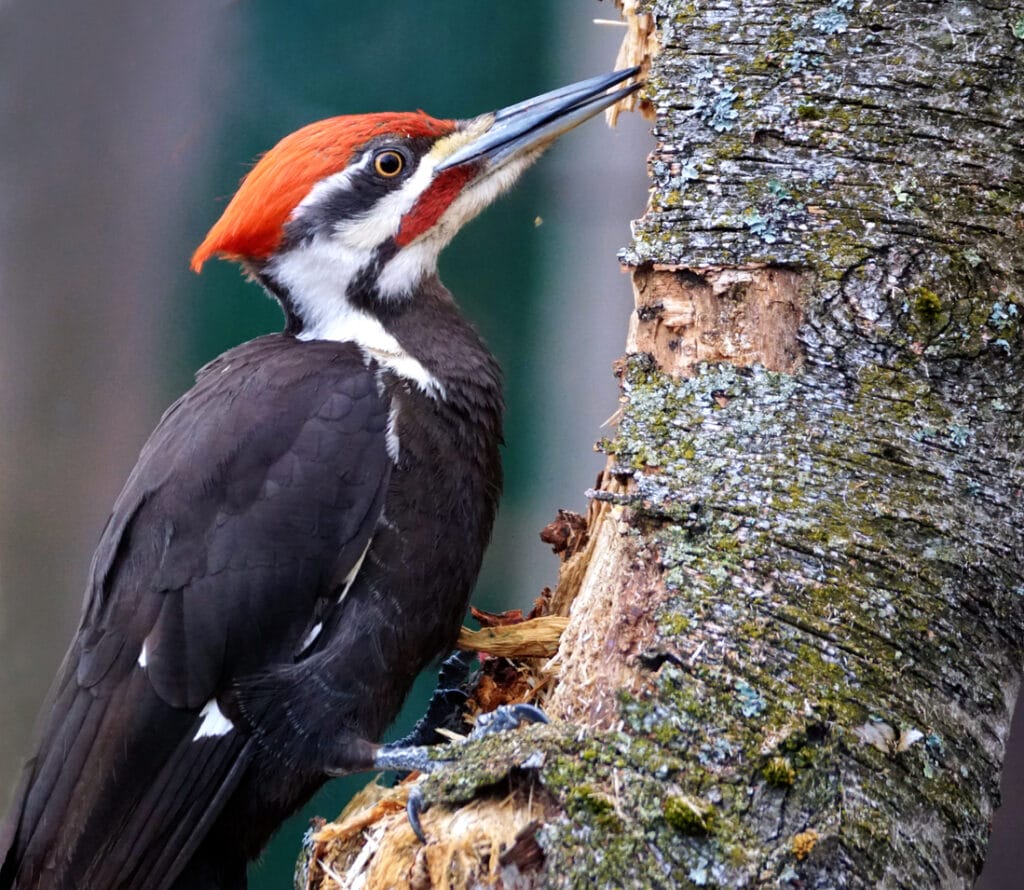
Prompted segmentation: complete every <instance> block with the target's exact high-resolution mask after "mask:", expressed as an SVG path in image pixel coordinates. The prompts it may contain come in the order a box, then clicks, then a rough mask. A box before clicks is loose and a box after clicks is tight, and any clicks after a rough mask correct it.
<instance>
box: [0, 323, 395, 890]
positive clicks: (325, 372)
mask: <svg viewBox="0 0 1024 890" xmlns="http://www.w3.org/2000/svg"><path fill="white" fill-rule="evenodd" d="M387 421H388V406H387V405H386V404H385V403H384V400H383V399H382V396H381V395H380V392H379V390H378V387H377V381H376V378H375V372H374V368H373V367H372V366H371V367H367V365H366V363H365V361H364V360H363V357H362V355H361V354H360V353H359V352H358V351H357V350H356V348H355V347H353V346H351V345H347V344H339V343H327V342H319V343H317V342H314V343H299V342H298V341H295V340H293V339H292V338H289V337H285V336H282V335H275V336H271V337H266V338H261V339H260V340H256V341H252V342H251V343H248V344H245V345H243V346H242V347H239V348H238V349H235V350H232V351H231V352H229V353H226V354H225V355H224V356H221V357H220V359H218V360H216V361H215V362H213V363H211V365H209V366H207V368H205V369H204V370H203V371H202V372H201V373H200V376H199V378H198V381H197V384H196V386H195V387H194V388H193V389H192V390H190V391H189V392H188V393H187V394H186V395H185V396H183V397H182V398H181V399H180V400H179V401H178V402H177V403H175V405H173V406H172V407H171V408H170V409H168V411H167V412H166V413H165V415H164V417H163V419H162V420H161V423H160V425H159V426H158V427H157V429H156V430H155V431H154V433H153V435H152V436H151V438H150V440H149V442H148V443H147V444H146V446H145V448H144V449H143V452H142V455H141V456H140V459H139V462H138V464H137V465H136V467H135V469H134V470H133V471H132V474H131V476H130V477H129V480H128V482H127V484H126V486H125V489H124V490H123V492H122V493H121V495H120V497H119V498H118V501H117V502H116V504H115V507H114V511H113V514H112V516H111V519H110V520H109V522H108V523H107V527H106V529H105V531H104V534H103V537H102V539H101V541H100V544H99V546H98V548H97V551H96V555H95V557H94V560H93V567H92V570H91V575H90V577H91V584H90V588H89V590H88V593H87V599H86V608H85V610H84V613H83V614H84V617H83V621H82V625H81V627H80V628H79V631H78V633H77V635H76V638H75V641H74V642H73V644H72V648H71V650H70V651H69V653H68V656H67V658H66V659H65V662H64V665H63V667H62V670H61V673H60V674H59V675H58V680H57V682H56V684H55V686H54V689H53V692H52V693H51V697H50V699H49V707H48V709H47V710H48V716H45V717H44V719H43V721H42V724H41V727H42V728H41V731H40V732H39V735H38V739H39V741H38V747H37V751H36V754H35V756H34V757H33V759H32V760H30V762H29V763H28V765H27V767H26V770H25V773H24V776H23V782H22V786H21V790H20V791H19V794H18V796H17V798H16V804H15V808H14V809H13V810H12V811H11V813H10V814H9V816H8V824H7V825H6V826H5V827H4V829H3V832H2V833H0V841H3V842H5V847H0V857H3V858H2V859H0V862H3V865H2V866H0V887H8V886H14V887H17V888H19V890H20V888H29V887H37V886H46V887H48V888H55V887H80V886H87V887H90V888H91V890H113V888H121V887H126V886H146V887H158V888H162V887H165V886H170V884H171V883H172V882H173V880H174V876H175V875H176V874H177V873H178V872H180V871H181V870H182V869H183V868H185V867H186V865H187V863H188V861H189V858H190V857H191V856H192V855H193V853H194V851H195V850H196V848H197V847H198V846H199V845H200V844H201V843H202V841H203V839H204V837H205V835H206V833H207V832H208V831H209V829H210V826H211V825H212V823H213V821H214V820H216V818H217V816H218V814H219V813H220V812H221V810H222V808H223V807H224V806H225V804H226V802H227V801H228V800H229V799H230V797H231V794H232V793H233V792H234V790H235V788H236V787H237V785H238V783H239V782H240V781H242V780H243V778H244V775H245V773H246V770H247V769H248V768H249V767H250V766H251V764H252V758H253V757H255V756H256V754H257V748H256V745H255V743H254V741H253V740H252V739H251V738H250V737H249V736H247V735H246V727H245V725H244V724H243V723H242V722H241V721H240V720H238V719H237V717H238V715H232V714H230V713H229V717H232V718H233V719H235V721H236V725H235V726H234V728H232V729H231V730H229V731H228V732H226V733H224V734H222V735H216V736H208V737H202V738H199V739H196V731H197V729H198V727H199V725H200V724H201V720H202V718H201V716H200V710H201V708H202V707H203V706H204V705H205V704H206V703H207V702H208V701H210V700H211V699H215V698H217V697H218V696H221V695H224V694H225V693H226V691H227V690H230V689H231V688H232V687H233V685H234V684H235V683H237V682H238V681H239V680H240V679H242V678H245V677H247V676H250V675H263V674H265V672H267V671H268V670H271V669H273V667H274V666H275V665H287V664H290V663H291V662H292V661H293V658H294V654H295V653H296V652H298V651H300V650H301V642H302V640H303V637H304V635H305V634H306V633H308V629H309V627H310V626H311V620H313V619H314V617H315V616H316V615H318V614H320V613H322V612H323V611H324V605H323V604H324V603H328V602H331V601H332V599H331V598H332V596H336V592H337V591H336V590H335V585H336V583H337V579H338V578H344V577H345V576H346V575H347V574H348V572H349V571H350V570H351V569H352V568H353V566H355V565H356V563H357V561H358V560H359V558H360V557H361V555H362V554H363V552H364V551H365V549H366V546H367V544H368V542H369V540H370V537H371V536H372V534H373V531H374V528H375V526H376V523H377V521H378V518H379V515H380V511H381V505H382V502H383V497H384V492H385V491H386V487H387V482H388V478H389V473H390V467H391V463H390V459H389V457H388V455H387V448H386V442H385V437H386V436H385V434H386V428H387ZM144 645H145V647H146V656H145V658H144V659H141V660H142V661H144V666H142V665H140V663H139V662H140V655H141V652H142V647H143V646H144ZM222 700H223V701H227V699H222ZM226 707H227V705H226ZM16 876H17V877H16Z"/></svg>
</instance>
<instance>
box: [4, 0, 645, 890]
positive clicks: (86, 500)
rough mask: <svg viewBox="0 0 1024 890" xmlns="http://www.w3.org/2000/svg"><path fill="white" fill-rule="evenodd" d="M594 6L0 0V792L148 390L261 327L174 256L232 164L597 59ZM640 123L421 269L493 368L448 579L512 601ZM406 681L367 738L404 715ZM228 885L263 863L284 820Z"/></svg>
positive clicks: (570, 428)
mask: <svg viewBox="0 0 1024 890" xmlns="http://www.w3.org/2000/svg"><path fill="white" fill-rule="evenodd" d="M615 16H616V10H615V9H614V7H613V6H612V5H611V4H610V3H599V2H592V0H576V2H573V3H565V2H561V3H556V2H554V0H550V2H532V3H531V2H520V3H482V2H480V0H447V2H444V3H423V2H408V0H407V2H394V3H389V4H375V5H366V4H355V3H339V2H336V0H335V2H324V0H319V2H306V3H296V4H283V3H271V2H267V0H260V2H209V0H204V2H198V0H179V2H170V0H165V2H147V3H138V2H128V0H118V2H109V0H99V2H94V3H91V4H80V3H67V2H56V0H31V2H30V0H6V2H4V0H0V170H2V177H0V805H3V801H4V800H5V799H6V797H7V793H8V790H9V789H10V787H11V785H12V783H13V781H14V777H15V772H16V769H17V766H18V764H19V762H20V759H21V757H22V756H23V755H24V753H25V752H26V750H27V748H28V746H29V741H28V738H29V733H30V725H31V721H32V719H33V717H34V715H35V712H36V710H37V708H38V707H39V703H40V701H41V699H42V697H43V696H44V694H45V691H46V688H47V685H48V683H49V681H50V679H51V677H52V676H53V673H54V671H55V670H56V667H57V665H58V663H59V661H60V658H61V655H62V654H63V651H64V648H65V646H66V644H67V641H68V639H69V638H70V635H71V634H72V632H73V630H74V626H75V623H76V621H77V617H78V611H79V608H80V602H81V595H82V589H83V583H84V579H85V578H86V575H87V569H88V563H89V558H90V554H91V550H92V547H93V546H94V544H95V541H96V538H97V536H98V534H99V531H100V529H101V528H102V526H103V523H104V521H105V519H106V516H107V512H108V510H109V508H110V505H111V503H112V502H113V499H114V497H115V496H116V494H117V491H118V490H119V488H120V486H121V484H122V483H123V480H124V478H125V477H126V476H127V474H128V472H129V470H130V469H131V466H132V464H133V462H134V459H135V456H136V455H137V453H138V449H139V447H140V446H141V444H142V442H143V440H144V438H145V436H146V435H147V434H148V432H149V430H150V429H152V427H153V425H154V424H155V423H156V420H157V418H158V417H159V414H160V411H161V410H162V409H163V407H164V406H166V405H167V404H168V403H169V402H170V401H171V400H172V399H173V398H175V397H176V396H177V395H178V394H179V393H180V392H181V391H183V390H184V389H186V388H187V387H188V386H189V385H190V383H191V380H192V375H193V374H194V372H195V370H196V369H197V368H198V367H199V366H200V365H202V364H203V363H205V362H206V361H208V360H209V359H210V358H212V357H213V356H215V355H217V354H218V353H219V352H222V351H223V350H224V349H226V348H228V347H230V346H232V345H234V344H236V343H238V342H240V341H242V340H245V339H248V338H250V337H253V336H256V335H259V334H262V333H265V332H267V331H271V330H275V329H278V328H279V327H280V324H281V316H280V312H279V311H278V309H277V306H276V304H274V303H273V302H272V301H270V300H268V299H266V298H265V297H264V296H262V294H261V293H260V291H259V289H258V288H257V287H255V286H254V285H252V284H249V283H247V282H245V281H244V280H243V279H242V277H241V275H240V274H239V272H238V270H237V268H236V267H234V266H233V265H230V264H227V263H220V262H215V263H210V264H208V265H207V267H206V269H205V270H204V271H203V274H202V275H201V276H198V277H197V276H195V275H193V274H192V273H190V272H189V271H188V268H187V265H188V257H189V255H190V253H191V251H192V249H193V248H194V246H195V245H196V244H197V243H198V242H199V241H200V240H201V239H202V237H203V235H204V234H205V232H206V229H207V228H208V227H209V226H210V225H211V224H212V223H213V222H214V221H215V219H216V218H217V216H218V215H219V213H220V212H221V210H222V209H223V207H224V205H225V203H226V201H227V199H228V198H229V197H230V195H231V193H232V192H233V189H234V187H235V186H236V185H237V183H238V180H239V179H240V178H241V176H242V175H243V174H244V173H245V171H246V170H247V169H248V167H249V165H250V163H251V161H252V160H253V159H254V158H255V157H256V156H257V155H258V154H259V153H260V152H262V151H265V150H266V149H267V148H269V147H270V146H271V145H273V144H274V142H276V141H277V140H278V139H279V138H281V137H282V136H284V135H285V134H287V133H288V132H290V131H291V130H294V129H295V128H297V127H299V126H301V125H303V124H305V123H308V122H309V121H312V120H316V119H318V118H323V117H327V116H331V115H335V114H341V113H358V112H365V111H378V110H390V109H414V108H422V109H424V110H426V111H428V112H429V113H431V114H434V115H437V116H441V117H469V116H471V115H474V114H477V113H480V112H483V111H487V110H490V109H493V108H497V107H500V106H502V105H507V104H509V103H511V102H515V101H518V100H520V99H523V98H525V97H527V96H530V95H533V94H536V93H539V92H543V91H545V90H548V89H551V88H554V87H556V86H559V85H561V84H563V83H568V82H570V81H573V80H577V79H580V78H583V77H588V76H590V75H593V74H597V73H601V72H603V71H608V70H611V69H612V68H613V66H614V59H615V53H616V50H617V48H618V44H619V41H620V40H621V37H622V34H623V31H622V29H621V28H618V27H609V26H602V25H595V24H594V23H593V21H592V20H593V19H594V18H595V17H606V18H614V17H615ZM648 148H649V137H648V136H647V135H646V127H645V125H644V124H643V122H641V121H639V120H638V119H636V118H635V117H633V118H632V119H627V120H625V121H624V122H623V124H622V125H620V128H619V130H617V131H615V132H612V131H609V130H608V129H607V128H606V127H605V126H604V124H603V123H602V122H601V120H600V119H598V120H596V121H592V122H590V124H589V125H587V126H586V127H584V128H582V129H581V130H579V131H577V132H575V133H572V134H570V135H569V136H568V137H566V139H565V140H563V143H562V144H560V145H558V146H556V148H555V149H554V150H552V152H550V153H549V155H548V156H546V157H545V158H544V159H543V160H542V161H541V163H540V164H539V165H538V166H537V168H535V169H534V170H532V171H530V172H529V173H528V174H527V175H526V176H525V177H524V180H523V182H522V183H521V185H520V186H519V187H518V188H517V189H516V190H515V191H514V192H512V193H511V194H510V195H508V196H507V197H505V198H504V199H503V201H502V202H501V203H500V204H499V205H497V206H495V207H494V208H492V209H491V210H489V211H488V212H487V213H485V214H484V216H483V217H482V218H481V219H480V220H478V221H476V222H475V223H474V224H472V225H471V226H470V227H469V228H468V229H467V230H466V231H465V232H464V233H462V234H461V235H460V236H459V237H458V238H457V239H456V241H455V242H454V243H453V244H452V246H451V247H450V248H449V249H448V250H447V252H446V253H445V255H444V256H443V257H442V262H441V273H442V278H443V280H444V281H445V283H446V284H447V285H448V287H449V288H450V289H451V290H452V292H453V293H454V294H455V295H456V297H457V298H458V300H459V302H460V303H461V305H462V306H463V307H464V309H465V311H466V313H467V314H468V315H469V316H470V317H471V318H472V319H473V320H474V321H475V323H476V324H477V326H478V327H479V329H480V330H481V332H482V333H483V335H484V337H485V339H486V340H487V341H488V342H489V343H490V345H491V346H492V348H493V349H494V351H495V352H496V353H497V355H498V357H499V359H500V361H501V364H502V366H503V368H504V369H505V374H506V379H507V395H508V403H509V409H508V436H507V440H508V444H507V448H506V451H505V466H506V473H507V493H506V496H505V498H504V500H503V503H502V508H501V514H500V518H499V525H498V528H497V530H496V533H495V542H494V545H493V546H492V548H491V551H490V553H489V555H488V559H487V563H486V566H485V570H484V574H483V576H482V578H481V581H480V584H479V586H478V589H477V593H476V595H475V596H474V602H475V603H476V604H477V605H480V606H483V607H485V608H492V609H504V608H513V607H528V606H529V605H530V603H531V602H532V600H533V599H534V597H535V596H536V595H537V594H538V593H539V591H540V589H541V587H542V586H544V585H545V584H553V583H554V581H555V578H556V573H557V561H556V559H555V558H554V557H553V556H552V555H551V554H550V553H549V552H547V550H546V548H545V547H544V546H543V545H542V544H541V543H540V542H539V541H538V539H537V532H538V531H539V530H540V529H541V528H542V527H543V526H544V525H545V524H546V523H547V521H549V519H550V518H551V517H553V515H554V512H555V510H556V509H557V508H558V507H563V506H565V507H569V508H572V509H577V510H583V509H585V506H586V504H585V499H584V497H583V491H584V489H585V488H587V487H588V486H589V485H591V484H593V481H594V477H595V475H596V473H597V471H598V470H599V468H600V466H601V465H602V460H601V458H600V457H599V456H598V455H595V454H594V453H593V451H592V447H591V446H592V443H593V442H594V441H595V440H596V439H597V438H599V437H600V435H602V432H601V430H600V424H601V422H602V421H604V420H605V419H606V418H607V417H608V416H609V415H611V414H612V413H613V412H614V410H615V408H616V390H615V385H614V380H613V379H612V376H611V373H610V363H611V361H612V360H613V359H614V358H615V357H617V356H618V354H619V353H620V352H621V349H622V344H623V340H624V336H625V329H626V322H627V319H628V315H629V311H630V308H631V305H632V301H631V298H630V290H629V285H628V280H627V279H626V278H625V277H624V276H621V275H620V274H619V271H618V267H617V263H616V260H615V251H616V249H617V248H618V247H619V246H621V245H623V244H625V243H626V242H627V240H628V237H629V232H628V220H630V219H631V218H634V217H637V216H639V215H640V213H641V212H642V209H643V205H644V200H645V198H646V191H645V189H646V180H645V176H644V157H645V154H646V151H647V150H648ZM431 688H432V678H430V677H425V678H421V682H420V684H419V686H418V690H417V695H415V696H414V697H413V699H411V700H410V703H409V705H408V706H407V708H406V711H405V713H404V714H403V717H402V718H401V720H400V721H399V724H398V725H397V726H396V727H395V730H394V732H393V734H398V733H401V732H402V731H404V730H405V729H407V728H408V727H409V726H410V725H411V723H412V722H414V720H415V719H416V717H417V716H418V715H419V712H420V711H421V709H422V707H423V704H424V701H425V698H426V696H427V695H428V694H429V691H430V689H431ZM365 781H366V777H357V778H355V779H351V780H347V781H339V782H335V783H331V784H330V785H329V786H328V787H327V788H326V789H325V790H324V792H322V793H321V795H320V796H319V797H318V798H317V799H316V800H315V801H314V802H313V804H312V805H311V806H310V807H309V808H307V810H306V811H304V812H303V813H302V814H301V815H300V816H297V817H296V818H295V819H293V820H292V822H291V823H290V824H289V825H288V826H286V828H285V830H283V831H282V832H281V833H280V834H279V835H278V837H277V839H276V840H275V843H274V845H273V846H272V848H271V849H270V850H269V851H268V853H267V855H266V856H265V857H264V860H263V862H262V863H260V864H259V865H257V866H255V867H254V868H253V869H252V870H251V871H252V880H251V886H252V887H253V888H255V890H261V888H281V887H286V886H289V882H290V880H291V869H292V866H293V863H294V859H295V855H296V853H297V851H298V846H299V840H300V838H301V835H302V832H303V830H304V829H305V827H306V825H307V824H308V819H309V816H310V815H312V814H320V815H324V816H333V815H335V814H336V813H337V812H338V811H339V810H340V809H341V807H342V806H343V804H344V802H345V799H346V798H347V796H348V794H349V793H351V791H352V790H353V789H354V788H358V787H360V786H361V785H362V784H364V783H365Z"/></svg>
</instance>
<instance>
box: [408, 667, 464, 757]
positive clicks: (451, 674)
mask: <svg viewBox="0 0 1024 890" xmlns="http://www.w3.org/2000/svg"><path fill="white" fill-rule="evenodd" d="M475 660H476V654H475V653H473V652H455V653H453V654H452V655H450V656H449V657H448V658H446V659H445V661H444V663H443V664H442V665H441V670H440V671H438V674H437V688H435V689H434V694H433V695H432V696H431V697H430V702H429V703H428V704H427V710H426V712H425V713H424V714H423V716H422V717H420V719H419V720H418V721H416V725H415V726H414V727H413V728H412V732H410V733H409V734H408V735H407V736H405V737H404V738H401V739H399V740H398V741H396V742H392V743H391V747H395V748H405V747H413V746H418V745H429V744H431V743H432V742H436V741H437V734H438V733H437V731H438V730H439V729H440V730H449V731H452V732H458V731H459V729H461V727H462V726H463V718H462V712H463V711H464V710H465V707H466V702H467V701H469V692H468V691H467V689H468V688H471V687H472V686H473V685H474V684H475V682H476V678H475V677H474V678H473V679H472V681H471V680H470V671H471V668H472V665H473V662H474V661H475Z"/></svg>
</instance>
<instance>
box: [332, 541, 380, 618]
mask: <svg viewBox="0 0 1024 890" xmlns="http://www.w3.org/2000/svg"><path fill="white" fill-rule="evenodd" d="M372 543H373V538H370V540H369V541H367V542H366V546H365V547H364V548H363V552H362V553H361V554H360V555H359V559H357V560H356V564H355V565H354V566H352V568H351V569H350V570H349V573H348V574H347V575H346V576H345V581H344V584H345V586H344V587H343V588H342V590H341V596H339V597H338V605H339V606H340V605H341V604H342V602H344V600H345V597H346V596H348V592H349V589H350V588H351V587H352V584H353V582H354V581H355V580H356V575H358V574H359V570H360V569H361V568H362V567H363V560H365V559H366V554H367V553H368V552H369V550H370V545H371V544H372Z"/></svg>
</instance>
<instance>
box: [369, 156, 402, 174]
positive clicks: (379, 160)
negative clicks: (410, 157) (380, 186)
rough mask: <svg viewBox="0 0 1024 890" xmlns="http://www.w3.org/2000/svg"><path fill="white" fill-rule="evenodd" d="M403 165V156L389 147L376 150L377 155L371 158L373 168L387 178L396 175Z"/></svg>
mask: <svg viewBox="0 0 1024 890" xmlns="http://www.w3.org/2000/svg"><path fill="white" fill-rule="evenodd" d="M404 167H405V158H403V157H402V156H401V155H400V154H399V153H398V152H397V151H392V150H391V149H386V150H385V151H380V152H377V156H376V157H375V158H374V159H373V169H374V170H376V171H377V172H378V173H379V174H380V175H381V176H385V177H387V178H388V179H391V178H392V177H395V176H397V175H398V174H399V173H401V172H402V169H403V168H404Z"/></svg>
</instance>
